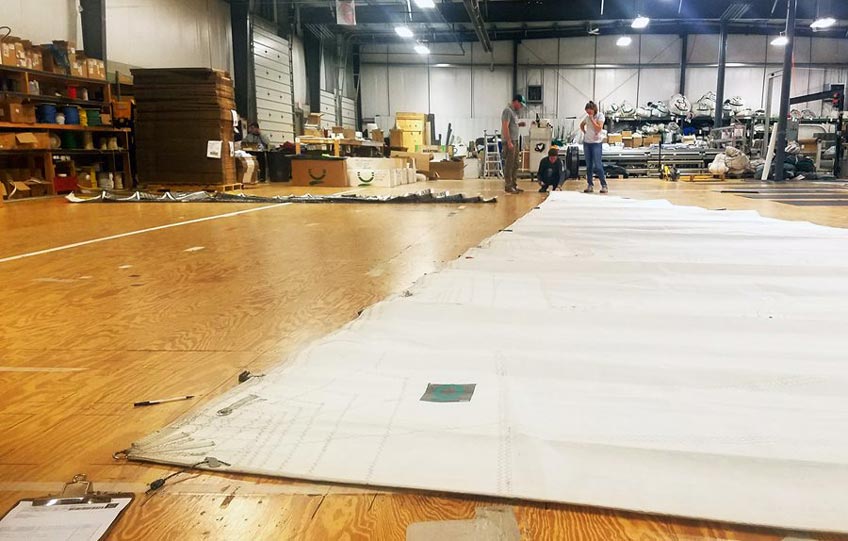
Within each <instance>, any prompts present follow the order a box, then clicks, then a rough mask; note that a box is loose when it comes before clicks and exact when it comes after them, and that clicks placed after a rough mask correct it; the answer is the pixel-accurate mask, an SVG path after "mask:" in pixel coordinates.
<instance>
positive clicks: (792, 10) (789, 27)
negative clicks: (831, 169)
mask: <svg viewBox="0 0 848 541" xmlns="http://www.w3.org/2000/svg"><path fill="white" fill-rule="evenodd" d="M797 9H798V0H787V4H786V37H787V39H788V40H789V43H787V44H786V47H785V48H784V50H783V80H782V81H781V82H780V114H779V116H778V117H777V143H776V144H777V147H776V148H775V153H774V156H775V157H774V180H776V181H778V182H780V181H782V180H783V161H784V160H785V159H786V120H787V118H788V117H789V99H790V98H791V96H790V95H789V94H790V92H792V52H793V50H794V49H795V14H796V12H797ZM837 144H841V143H837Z"/></svg>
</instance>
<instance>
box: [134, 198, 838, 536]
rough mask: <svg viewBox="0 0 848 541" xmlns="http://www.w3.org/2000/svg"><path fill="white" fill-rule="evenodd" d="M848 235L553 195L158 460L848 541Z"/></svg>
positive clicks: (154, 456) (255, 382) (152, 439)
mask: <svg viewBox="0 0 848 541" xmlns="http://www.w3.org/2000/svg"><path fill="white" fill-rule="evenodd" d="M846 277H848V231H846V230H841V229H835V228H828V227H822V226H817V225H813V224H809V223H801V222H788V221H781V220H773V219H767V218H763V217H761V216H759V215H758V214H757V213H755V212H729V211H709V210H704V209H700V208H692V207H680V206H674V205H671V204H670V203H668V202H666V201H634V200H627V199H621V198H615V197H601V196H597V195H595V196H591V195H583V194H572V193H560V192H557V193H554V194H552V195H551V196H550V198H549V199H548V200H547V201H546V202H545V203H543V204H542V205H541V207H540V208H539V209H536V210H533V211H531V212H530V214H528V215H527V216H526V217H524V218H522V219H521V220H519V221H518V222H516V223H515V224H514V225H512V226H511V227H510V228H509V229H508V230H505V231H503V232H501V233H499V234H497V235H496V236H494V237H493V238H491V239H489V240H488V241H486V242H485V243H484V244H483V245H481V246H480V247H477V248H474V249H472V250H470V251H469V252H468V253H467V254H466V255H465V256H463V257H462V258H460V259H459V260H458V261H456V262H455V263H453V264H452V265H450V266H449V267H448V268H446V269H445V270H442V271H440V272H438V273H435V274H432V275H429V276H426V277H424V278H422V279H421V280H420V281H419V282H418V283H416V284H415V286H414V287H412V288H411V289H410V290H409V292H408V293H407V294H405V295H401V296H398V297H396V298H392V299H389V300H387V301H384V302H381V303H379V304H377V305H376V306H374V307H372V308H370V309H369V310H367V311H366V312H365V313H363V315H362V316H361V317H360V318H359V319H357V320H356V321H354V322H352V323H351V324H349V325H348V326H346V327H345V328H343V329H342V330H340V331H338V332H336V333H334V334H332V335H330V336H328V337H327V338H325V339H323V340H320V341H318V342H317V343H315V344H313V345H312V346H310V347H309V348H308V349H306V350H305V351H302V352H301V353H299V354H298V355H297V356H296V357H295V358H294V359H292V360H291V361H290V362H288V363H286V364H283V365H280V366H279V367H278V368H276V369H275V370H273V371H271V372H270V373H268V374H267V375H266V376H265V377H263V378H256V379H252V380H249V381H248V382H246V383H244V384H241V385H239V386H238V387H236V388H234V389H233V390H231V391H229V392H227V393H225V394H224V395H223V396H221V397H220V398H218V399H217V400H216V401H214V403H212V404H211V405H208V406H206V407H204V408H203V409H202V410H200V411H197V412H194V413H193V414H192V415H190V416H188V417H186V418H183V419H181V420H179V421H177V422H175V423H174V424H173V425H171V426H169V427H167V428H165V429H163V430H161V431H159V432H157V433H155V434H153V435H151V436H149V437H147V438H145V439H144V440H142V441H139V442H137V443H136V444H135V445H134V446H133V449H132V450H131V452H130V457H131V458H132V459H136V460H148V461H156V462H164V463H172V464H183V465H191V464H196V463H198V462H200V461H202V460H203V459H204V457H207V456H212V457H214V458H216V459H218V460H220V461H223V462H226V463H228V464H230V466H225V467H222V468H218V470H228V471H239V472H248V473H257V474H266V475H274V476H285V477H296V478H304V479H312V480H327V481H338V482H345V483H357V484H368V485H379V486H390V487H412V488H421V489H432V490H443V491H451V492H460V493H470V494H480V495H491V496H504V497H517V498H526V499H533V500H545V501H553V502H567V503H576V504H587V505H596V506H603V507H612V508H620V509H628V510H635V511H648V512H654V513H662V514H670V515H681V516H687V517H701V518H710V519H718V520H725V521H733V522H741V523H749V524H761V525H769V526H775V527H785V528H793V529H813V530H829V531H840V532H848V489H846V487H848V393H846V389H848V356H846V353H845V351H846V348H845V336H844V334H845V329H846V325H848V279H847V278H846Z"/></svg>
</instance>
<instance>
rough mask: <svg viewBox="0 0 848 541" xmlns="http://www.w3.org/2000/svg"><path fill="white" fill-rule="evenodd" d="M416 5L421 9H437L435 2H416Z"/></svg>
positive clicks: (420, 0)
mask: <svg viewBox="0 0 848 541" xmlns="http://www.w3.org/2000/svg"><path fill="white" fill-rule="evenodd" d="M415 5H416V6H418V7H420V8H421V9H432V8H434V7H436V2H434V1H433V0H415Z"/></svg>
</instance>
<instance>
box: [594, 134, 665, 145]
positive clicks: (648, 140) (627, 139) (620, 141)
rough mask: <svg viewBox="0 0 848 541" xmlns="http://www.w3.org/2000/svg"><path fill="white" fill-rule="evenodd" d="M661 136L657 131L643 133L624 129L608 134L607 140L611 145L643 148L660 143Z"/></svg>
mask: <svg viewBox="0 0 848 541" xmlns="http://www.w3.org/2000/svg"><path fill="white" fill-rule="evenodd" d="M660 140H661V136H660V135H659V134H657V133H654V134H649V135H643V134H641V133H639V132H632V131H629V130H622V132H621V133H610V134H607V139H606V142H607V143H609V144H610V145H622V146H624V148H641V147H649V146H651V145H656V144H659V142H660Z"/></svg>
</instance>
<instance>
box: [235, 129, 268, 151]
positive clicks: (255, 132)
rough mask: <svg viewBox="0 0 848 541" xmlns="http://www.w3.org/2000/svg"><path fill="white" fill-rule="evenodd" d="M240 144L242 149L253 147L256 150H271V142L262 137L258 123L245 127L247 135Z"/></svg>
mask: <svg viewBox="0 0 848 541" xmlns="http://www.w3.org/2000/svg"><path fill="white" fill-rule="evenodd" d="M241 144H242V146H243V147H255V148H256V149H257V150H271V141H270V140H269V139H268V137H266V136H265V135H262V130H260V129H259V123H258V122H251V123H250V125H249V126H248V127H247V135H245V136H244V139H242V140H241Z"/></svg>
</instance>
